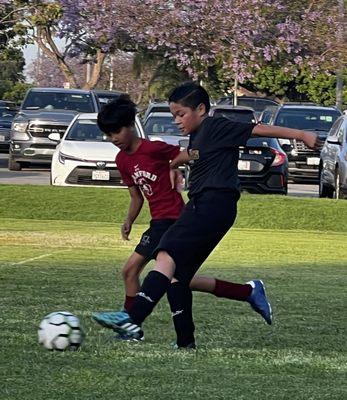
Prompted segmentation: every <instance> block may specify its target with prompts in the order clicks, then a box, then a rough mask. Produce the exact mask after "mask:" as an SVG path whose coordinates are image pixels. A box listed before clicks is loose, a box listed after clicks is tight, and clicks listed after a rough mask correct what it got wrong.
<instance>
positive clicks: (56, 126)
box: [8, 88, 99, 171]
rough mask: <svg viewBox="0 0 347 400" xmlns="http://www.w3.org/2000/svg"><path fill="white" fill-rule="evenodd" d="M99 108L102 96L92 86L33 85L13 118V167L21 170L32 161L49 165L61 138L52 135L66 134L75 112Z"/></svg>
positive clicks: (10, 158) (11, 155)
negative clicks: (84, 88) (53, 86)
mask: <svg viewBox="0 0 347 400" xmlns="http://www.w3.org/2000/svg"><path fill="white" fill-rule="evenodd" d="M98 110H99V101H98V98H97V96H96V94H95V93H94V92H93V91H90V90H79V89H63V88H33V89H30V90H29V91H28V92H27V94H26V96H25V98H24V100H23V103H22V105H21V107H20V110H19V112H18V114H17V115H16V116H15V118H14V120H13V122H12V127H11V133H10V149H9V159H8V168H9V170H12V171H19V170H20V169H21V168H22V167H23V166H28V165H30V164H48V165H49V164H50V163H51V159H52V155H53V152H54V150H55V147H56V145H57V142H54V141H52V140H50V139H49V138H48V136H49V135H50V134H51V133H59V134H60V136H62V135H63V134H64V132H65V130H66V129H67V127H68V126H69V124H70V122H71V121H72V119H73V118H74V117H75V115H77V114H79V113H95V112H98Z"/></svg>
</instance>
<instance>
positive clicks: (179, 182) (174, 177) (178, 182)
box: [170, 169, 184, 193]
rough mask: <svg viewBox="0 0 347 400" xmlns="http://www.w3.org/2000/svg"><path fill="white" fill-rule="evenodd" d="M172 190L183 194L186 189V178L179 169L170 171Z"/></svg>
mask: <svg viewBox="0 0 347 400" xmlns="http://www.w3.org/2000/svg"><path fill="white" fill-rule="evenodd" d="M170 181H171V188H172V189H176V190H177V192H179V193H181V192H182V190H183V188H184V178H183V175H182V172H181V171H180V170H179V169H170Z"/></svg>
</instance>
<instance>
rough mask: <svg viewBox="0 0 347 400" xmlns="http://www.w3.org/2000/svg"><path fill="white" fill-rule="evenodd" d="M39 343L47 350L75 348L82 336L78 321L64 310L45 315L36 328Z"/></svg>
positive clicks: (77, 346)
mask: <svg viewBox="0 0 347 400" xmlns="http://www.w3.org/2000/svg"><path fill="white" fill-rule="evenodd" d="M38 335H39V343H40V344H42V345H43V347H45V348H46V349H48V350H60V351H63V350H77V349H78V348H79V347H80V345H81V343H82V341H83V338H84V334H83V331H82V329H81V325H80V321H79V319H78V318H77V317H75V316H74V315H73V314H71V313H69V312H66V311H58V312H53V313H51V314H48V315H46V316H45V318H44V319H43V320H42V322H41V323H40V327H39V330H38Z"/></svg>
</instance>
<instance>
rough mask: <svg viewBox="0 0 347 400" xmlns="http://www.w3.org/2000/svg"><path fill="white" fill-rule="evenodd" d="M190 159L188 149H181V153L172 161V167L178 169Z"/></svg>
mask: <svg viewBox="0 0 347 400" xmlns="http://www.w3.org/2000/svg"><path fill="white" fill-rule="evenodd" d="M189 161H190V156H189V154H188V150H187V149H184V150H182V151H180V153H179V155H178V156H177V157H176V158H174V159H173V160H172V161H171V163H170V168H171V169H176V168H178V167H179V166H180V165H183V164H187V163H188V162H189Z"/></svg>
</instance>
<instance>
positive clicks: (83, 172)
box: [49, 113, 145, 187]
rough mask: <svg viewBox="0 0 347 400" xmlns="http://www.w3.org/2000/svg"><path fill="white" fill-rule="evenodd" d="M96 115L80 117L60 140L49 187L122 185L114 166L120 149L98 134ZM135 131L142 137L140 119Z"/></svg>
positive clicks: (54, 136)
mask: <svg viewBox="0 0 347 400" xmlns="http://www.w3.org/2000/svg"><path fill="white" fill-rule="evenodd" d="M96 119H97V114H95V113H93V114H79V115H77V116H76V117H75V118H74V119H73V121H72V122H71V124H70V126H69V128H68V129H67V130H66V132H65V134H64V136H63V138H62V139H61V140H60V141H59V139H60V138H59V133H51V134H50V135H49V137H50V139H51V140H54V141H59V144H58V145H57V147H56V149H55V151H54V153H53V158H52V167H51V184H52V185H57V186H105V187H110V186H123V182H122V179H121V176H120V173H119V171H118V169H117V165H116V163H115V159H116V155H117V153H118V152H119V149H118V148H117V147H116V146H114V145H113V144H112V143H110V142H109V141H107V138H106V137H105V135H104V134H103V133H102V132H101V131H100V129H99V127H98V125H97V122H96ZM135 127H136V132H137V134H138V136H139V137H141V138H145V134H144V131H143V129H142V126H141V123H140V120H139V118H138V117H136V120H135Z"/></svg>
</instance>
